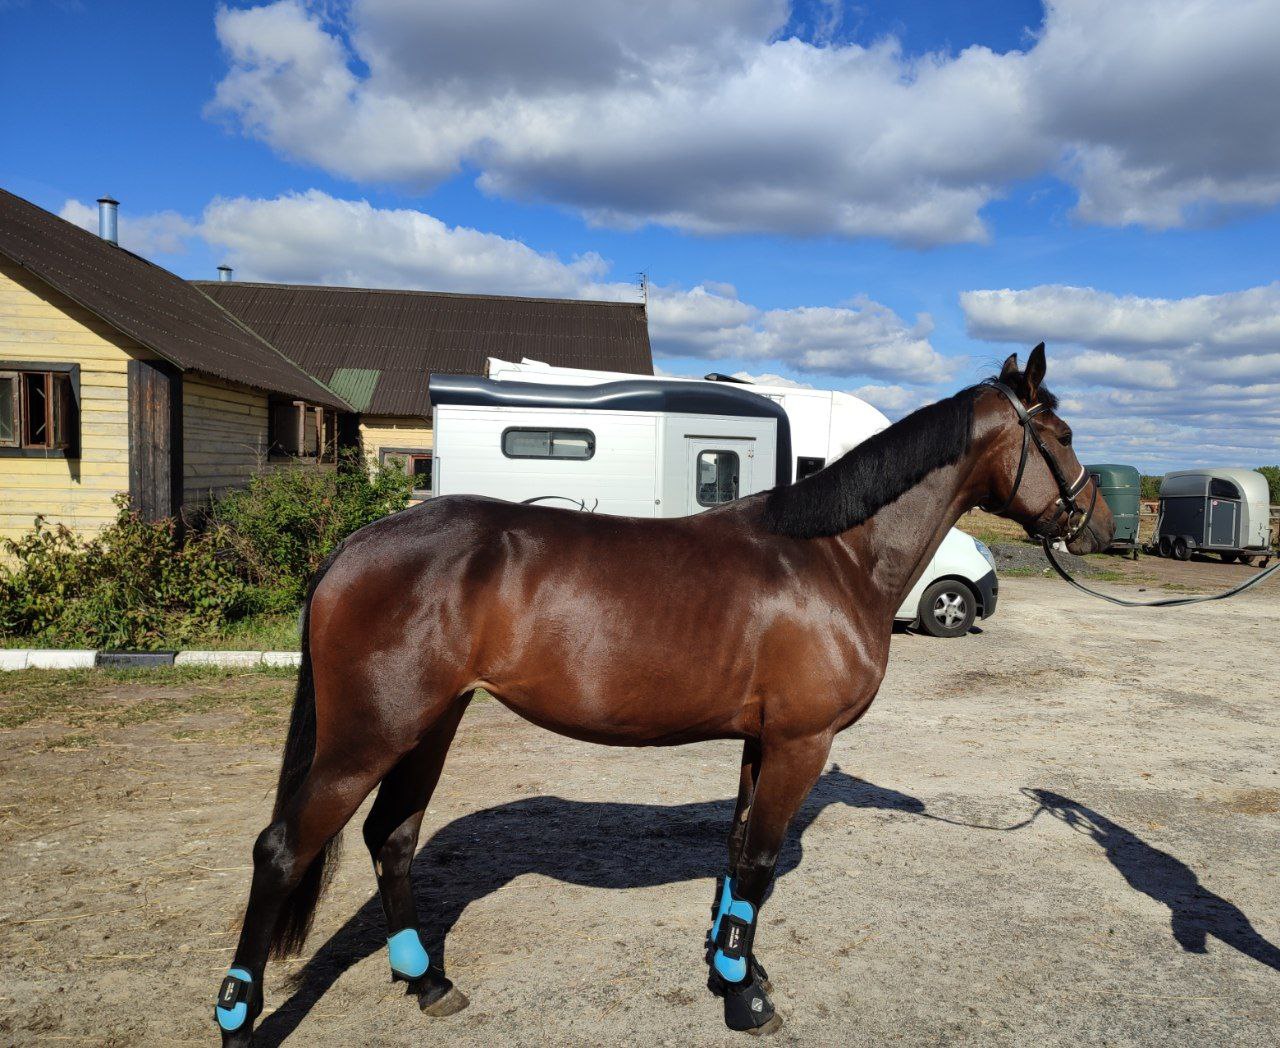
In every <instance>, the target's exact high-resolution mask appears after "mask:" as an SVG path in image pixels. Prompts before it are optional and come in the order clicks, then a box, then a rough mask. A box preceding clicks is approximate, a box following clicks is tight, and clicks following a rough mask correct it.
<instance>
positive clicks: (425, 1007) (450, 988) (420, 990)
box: [405, 968, 471, 1019]
mask: <svg viewBox="0 0 1280 1048" xmlns="http://www.w3.org/2000/svg"><path fill="white" fill-rule="evenodd" d="M408 982H409V985H408V987H407V988H406V990H405V992H406V993H411V994H416V995H417V998H418V1007H419V1008H421V1009H422V1013H423V1014H424V1015H430V1016H433V1017H434V1018H437V1019H442V1018H444V1017H445V1016H446V1015H457V1014H458V1013H459V1012H460V1011H462V1009H463V1008H465V1007H466V1006H467V1005H468V1004H470V1003H471V1002H470V1001H468V1000H467V995H466V994H465V993H463V992H462V991H461V990H459V989H458V988H457V987H456V986H454V985H453V983H452V982H450V981H449V979H448V977H446V976H445V974H444V972H442V971H440V970H439V969H438V968H428V969H427V971H426V973H425V974H424V975H422V976H420V977H419V978H417V979H412V980H409V981H408Z"/></svg>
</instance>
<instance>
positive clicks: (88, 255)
mask: <svg viewBox="0 0 1280 1048" xmlns="http://www.w3.org/2000/svg"><path fill="white" fill-rule="evenodd" d="M0 255H4V256H6V257H8V258H9V259H11V260H12V261H13V262H15V263H16V264H17V265H19V266H21V267H22V268H23V269H26V270H28V271H30V272H31V273H33V274H35V275H36V276H37V277H39V278H40V279H41V280H43V281H44V282H45V283H47V284H49V285H51V286H52V287H54V288H55V289H56V290H58V291H60V292H61V293H62V294H64V295H66V296H67V297H68V298H70V299H71V300H72V301H74V302H76V303H78V304H79V305H81V306H83V307H84V308H85V309H87V310H89V312H91V313H93V314H94V315H96V316H98V317H100V318H101V319H102V320H103V321H105V322H106V323H107V324H109V325H111V327H113V328H115V329H116V330H117V331H120V332H121V333H123V334H125V335H127V336H128V337H129V338H131V339H133V340H134V341H135V342H138V343H140V344H141V345H143V346H145V347H146V348H147V349H150V350H152V351H153V352H155V353H158V354H159V355H160V356H161V357H163V358H164V359H166V360H168V361H170V362H171V363H173V364H176V365H177V366H178V367H179V368H181V369H182V370H184V371H186V370H191V371H198V372H200V373H202V374H206V375H212V376H214V377H216V378H222V379H227V380H228V381H231V382H238V383H241V384H243V385H247V386H253V387H255V388H257V389H264V390H267V391H269V392H272V393H284V394H287V395H288V396H291V397H298V398H300V399H305V400H309V401H312V402H314V403H319V404H327V405H330V406H332V407H337V408H341V409H344V410H345V409H347V408H348V405H347V404H346V403H345V402H344V401H343V400H342V399H341V398H340V397H338V396H337V395H336V394H334V393H333V392H332V391H331V390H329V389H328V388H326V387H325V386H324V385H323V384H322V383H320V382H318V381H316V379H314V378H313V377H312V376H311V375H309V374H307V372H306V371H304V370H303V369H302V368H301V367H299V366H298V365H297V364H296V363H294V362H293V361H292V360H290V359H289V358H288V357H286V356H285V355H284V354H282V353H281V352H280V351H279V350H277V349H276V348H275V347H274V346H272V345H271V344H270V343H268V342H267V341H265V340H264V339H263V338H262V337H261V335H260V334H258V333H256V332H254V331H251V330H250V329H249V328H248V327H247V326H246V325H245V324H244V323H243V322H242V321H240V320H238V319H237V318H236V317H234V316H232V315H231V314H230V313H228V312H227V311H226V310H225V309H223V308H222V307H221V306H220V305H218V303H217V302H215V301H214V300H213V299H211V298H210V297H209V296H208V295H206V294H204V293H203V292H202V291H201V290H200V289H199V288H198V287H196V286H195V285H193V284H192V283H190V282H189V281H186V280H183V279H182V278H181V277H179V276H177V275H175V274H173V273H170V272H169V271H168V270H167V269H163V268H161V267H160V266H157V265H155V264H154V263H151V262H148V261H147V260H146V259H145V258H142V257H140V256H138V255H135V254H133V253H132V252H131V251H127V250H125V249H124V248H121V247H118V246H117V245H115V244H111V243H108V242H107V241H105V240H103V239H102V238H101V237H99V236H96V235H94V234H93V233H90V232H88V231H87V230H84V229H81V228H80V227H79V226H77V225H73V224H72V223H70V222H67V221H66V220H64V219H61V218H59V217H58V216H57V215H54V214H51V213H50V212H48V211H46V210H44V208H41V207H37V206H36V205H35V204H33V203H31V202H30V201H28V200H23V199H22V197H19V196H14V195H13V194H12V193H9V192H6V191H5V190H3V189H0Z"/></svg>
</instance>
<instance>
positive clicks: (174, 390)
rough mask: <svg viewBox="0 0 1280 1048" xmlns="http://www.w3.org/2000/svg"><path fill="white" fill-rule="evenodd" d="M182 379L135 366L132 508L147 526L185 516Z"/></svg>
mask: <svg viewBox="0 0 1280 1048" xmlns="http://www.w3.org/2000/svg"><path fill="white" fill-rule="evenodd" d="M182 472H183V471H182V373H181V372H180V371H178V369H177V368H176V367H174V366H173V365H172V364H169V363H167V362H165V361H162V360H131V361H129V503H130V505H131V506H132V507H133V509H134V510H136V511H137V512H138V513H140V514H141V515H142V518H143V519H144V520H164V519H165V518H166V517H176V516H177V515H178V514H179V513H181V512H182V495H183V492H182V485H183V475H182Z"/></svg>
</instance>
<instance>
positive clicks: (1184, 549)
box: [1173, 535, 1191, 560]
mask: <svg viewBox="0 0 1280 1048" xmlns="http://www.w3.org/2000/svg"><path fill="white" fill-rule="evenodd" d="M1173 555H1174V557H1175V558H1176V559H1177V560H1190V559H1191V544H1190V543H1189V542H1187V540H1186V539H1184V538H1183V537H1182V536H1181V535H1179V536H1178V537H1177V538H1176V539H1174V540H1173Z"/></svg>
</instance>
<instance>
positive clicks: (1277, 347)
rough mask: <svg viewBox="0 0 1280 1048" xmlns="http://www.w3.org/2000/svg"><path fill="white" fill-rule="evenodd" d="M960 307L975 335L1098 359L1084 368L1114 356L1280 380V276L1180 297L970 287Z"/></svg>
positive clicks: (1157, 379) (1156, 376)
mask: <svg viewBox="0 0 1280 1048" xmlns="http://www.w3.org/2000/svg"><path fill="white" fill-rule="evenodd" d="M960 307H961V309H963V310H964V314H965V323H966V326H967V328H968V331H969V334H970V335H973V336H974V337H975V338H982V339H988V340H991V341H997V342H1014V343H1019V344H1025V345H1031V344H1034V343H1035V342H1039V341H1041V340H1045V341H1048V342H1051V343H1053V342H1058V343H1067V344H1069V345H1073V346H1079V347H1083V348H1085V349H1088V350H1090V351H1092V352H1093V356H1092V357H1083V356H1082V357H1080V358H1078V359H1081V360H1082V364H1081V365H1080V367H1082V368H1084V369H1085V370H1092V371H1094V372H1097V371H1098V370H1099V368H1100V367H1101V366H1102V365H1104V364H1105V363H1106V362H1107V361H1109V360H1110V361H1119V362H1121V363H1122V364H1125V365H1129V364H1132V362H1134V361H1137V360H1143V361H1148V362H1159V363H1161V364H1164V365H1166V366H1167V368H1170V369H1174V370H1178V371H1187V370H1191V371H1193V372H1195V373H1197V374H1200V375H1206V374H1210V373H1212V374H1214V375H1218V376H1225V375H1228V374H1231V373H1233V372H1234V373H1236V374H1238V375H1239V376H1240V377H1246V376H1247V375H1249V374H1252V376H1253V377H1254V378H1255V379H1258V380H1262V379H1267V378H1280V281H1277V282H1276V283H1273V284H1267V285H1264V286H1262V287H1255V288H1249V289H1248V290H1246V291H1232V292H1227V293H1225V294H1221V295H1194V296H1191V297H1188V298H1176V299H1170V298H1143V297H1140V296H1138V295H1115V294H1112V293H1110V292H1106V291H1098V290H1095V289H1094V288H1090V287H1069V286H1065V285H1061V284H1046V285H1042V286H1040V287H1033V288H1028V289H1026V290H1023V291H1013V290H1009V289H1007V288H1006V289H1003V290H999V291H994V290H993V291H965V292H962V293H961V295H960ZM1116 354H1120V355H1121V356H1116ZM1122 358H1123V359H1122ZM1143 374H1145V375H1146V378H1147V379H1148V380H1151V381H1152V382H1154V384H1156V385H1159V384H1160V383H1162V382H1164V383H1165V384H1167V381H1166V379H1167V374H1168V372H1167V371H1166V370H1150V369H1148V370H1147V371H1145V372H1144V373H1143ZM1112 381H1113V382H1115V381H1116V376H1113V378H1112ZM1126 383H1127V384H1140V385H1145V384H1148V383H1147V382H1135V379H1134V376H1130V377H1129V378H1128V379H1127V380H1126Z"/></svg>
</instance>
